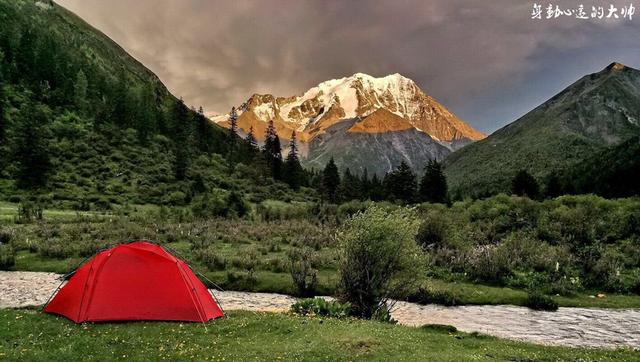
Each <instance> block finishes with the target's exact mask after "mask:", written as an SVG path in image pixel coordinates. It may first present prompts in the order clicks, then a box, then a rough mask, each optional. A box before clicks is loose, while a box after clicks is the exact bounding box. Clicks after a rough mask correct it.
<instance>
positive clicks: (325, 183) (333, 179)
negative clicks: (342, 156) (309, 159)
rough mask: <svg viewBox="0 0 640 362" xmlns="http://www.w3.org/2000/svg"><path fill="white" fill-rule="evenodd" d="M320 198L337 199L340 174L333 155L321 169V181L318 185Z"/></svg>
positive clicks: (330, 200) (334, 200)
mask: <svg viewBox="0 0 640 362" xmlns="http://www.w3.org/2000/svg"><path fill="white" fill-rule="evenodd" d="M320 186H321V187H320V191H321V194H322V198H323V199H324V200H327V201H329V202H337V201H338V189H339V188H340V174H339V173H338V167H337V166H336V163H335V161H334V160H333V157H331V159H330V160H329V162H328V163H327V165H326V166H325V167H324V171H322V183H321V185H320Z"/></svg>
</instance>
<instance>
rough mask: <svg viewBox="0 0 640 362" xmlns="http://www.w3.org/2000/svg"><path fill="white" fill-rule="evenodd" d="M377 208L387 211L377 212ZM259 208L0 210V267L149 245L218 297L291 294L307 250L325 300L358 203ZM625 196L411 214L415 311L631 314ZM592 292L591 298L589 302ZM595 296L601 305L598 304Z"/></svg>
mask: <svg viewBox="0 0 640 362" xmlns="http://www.w3.org/2000/svg"><path fill="white" fill-rule="evenodd" d="M378 204H379V205H381V206H382V207H387V208H396V207H398V206H395V205H392V204H387V203H378ZM369 205H370V203H366V202H352V203H348V204H343V205H341V206H332V205H321V206H319V205H316V204H311V203H293V204H292V203H283V202H278V201H267V202H263V203H260V204H257V205H253V207H252V211H251V213H250V214H249V215H248V216H247V217H245V218H225V219H222V218H197V217H194V216H193V214H192V212H191V211H190V210H189V209H187V208H165V207H157V206H152V205H146V206H145V205H133V206H123V207H119V208H114V209H113V210H112V211H110V212H108V213H106V212H76V211H71V210H55V209H53V210H49V209H46V208H45V209H43V210H42V213H41V214H42V216H41V217H40V216H37V214H38V213H37V212H35V213H34V212H31V214H36V216H34V215H28V217H26V216H25V215H22V216H21V213H22V214H24V213H25V210H24V205H20V204H10V203H3V204H2V205H0V220H1V222H2V225H1V226H0V227H1V229H0V238H2V242H3V243H5V245H4V246H2V249H0V252H2V255H3V257H2V260H7V262H3V263H2V264H3V269H9V270H31V271H50V272H57V273H63V274H64V273H68V272H70V271H72V270H74V269H75V268H76V267H77V266H78V265H79V264H81V263H82V261H83V260H85V259H86V258H88V257H90V256H92V255H93V254H95V253H96V252H97V251H98V250H100V249H103V248H106V247H108V246H110V245H113V244H115V243H118V242H123V241H127V240H133V239H150V240H154V241H158V242H160V243H162V244H163V245H165V246H167V247H169V248H170V249H171V250H173V251H174V252H175V253H177V254H179V255H181V256H182V257H183V258H184V259H186V260H187V261H188V262H189V263H190V264H191V265H192V267H193V268H194V270H196V271H197V272H200V273H202V274H203V275H204V276H206V278H203V279H205V280H204V281H205V283H208V281H207V280H206V279H210V280H211V281H213V282H215V283H216V284H217V285H220V286H221V287H222V288H224V289H227V290H244V291H262V292H277V293H284V294H293V295H295V294H298V290H297V288H296V285H295V284H294V282H293V280H292V275H291V271H292V270H291V265H292V262H293V261H295V258H297V257H298V256H299V255H298V254H299V251H300V250H306V251H307V253H309V255H310V256H309V257H310V260H311V265H312V267H313V270H314V272H315V273H316V277H317V284H316V285H315V288H314V290H313V293H312V294H316V295H332V294H334V293H335V291H336V287H337V285H336V284H337V280H338V273H337V258H338V255H337V245H336V240H335V231H336V228H337V227H339V225H341V224H342V223H343V222H344V220H346V219H347V218H348V217H349V216H350V215H352V214H354V213H355V212H358V211H359V210H362V209H364V208H366V207H367V206H369ZM639 210H640V201H638V200H637V199H620V200H605V199H602V198H598V197H595V196H571V197H561V198H558V199H555V200H549V201H544V202H538V201H532V200H529V199H526V198H519V197H509V196H504V195H500V196H496V197H494V198H491V199H487V200H479V201H465V202H458V203H455V204H453V205H451V206H450V207H447V206H445V205H436V204H421V205H418V206H417V207H415V208H414V211H413V212H415V213H416V215H418V217H420V218H421V220H422V224H421V227H420V230H419V232H418V235H416V241H417V242H418V243H419V244H420V245H421V246H422V248H423V251H424V254H425V262H424V265H419V266H417V268H418V270H419V271H420V272H419V273H418V274H417V275H416V278H417V279H419V281H420V283H419V284H420V285H421V286H420V288H419V290H416V292H415V293H414V294H413V295H412V296H410V300H411V301H415V302H419V303H439V304H445V305H464V304H514V305H526V304H527V298H528V294H529V293H530V292H531V291H532V290H535V291H540V292H541V293H543V294H545V295H550V296H551V297H552V298H553V299H554V300H555V301H556V302H557V303H558V304H559V305H560V306H581V307H606V308H626V307H639V306H640V298H638V296H637V293H638V291H639V289H640V288H639V285H640V273H639V270H640V269H639V265H640V248H639V247H638V244H639V243H640V241H639V240H638V235H640V232H638V231H637V230H636V229H635V228H637V227H638V224H637V220H640V218H639V217H638V213H639ZM598 294H601V295H600V297H597V296H598ZM603 295H604V296H603Z"/></svg>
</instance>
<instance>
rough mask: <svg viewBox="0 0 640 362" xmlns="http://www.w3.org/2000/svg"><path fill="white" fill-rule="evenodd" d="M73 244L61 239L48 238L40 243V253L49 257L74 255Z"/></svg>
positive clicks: (64, 257) (59, 257)
mask: <svg viewBox="0 0 640 362" xmlns="http://www.w3.org/2000/svg"><path fill="white" fill-rule="evenodd" d="M73 252H74V250H73V245H71V244H69V243H65V242H63V241H62V240H60V239H57V238H55V239H47V240H45V241H43V242H41V243H39V244H38V253H39V254H40V255H41V256H43V257H47V258H55V259H66V258H68V257H70V256H72V255H73Z"/></svg>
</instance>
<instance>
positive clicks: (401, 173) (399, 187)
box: [383, 161, 417, 204]
mask: <svg viewBox="0 0 640 362" xmlns="http://www.w3.org/2000/svg"><path fill="white" fill-rule="evenodd" d="M383 185H384V189H385V192H386V194H387V195H388V197H389V198H390V199H391V200H394V201H400V202H403V203H407V204H410V203H412V202H414V201H415V198H416V193H417V182H416V175H415V174H414V173H413V171H412V170H411V168H410V167H409V165H408V164H407V163H406V162H404V161H402V162H401V163H400V166H398V168H396V169H395V170H393V172H391V173H389V174H387V176H385V178H384V181H383Z"/></svg>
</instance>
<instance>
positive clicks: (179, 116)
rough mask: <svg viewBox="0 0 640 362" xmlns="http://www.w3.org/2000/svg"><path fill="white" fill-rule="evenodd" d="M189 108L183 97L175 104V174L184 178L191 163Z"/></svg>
mask: <svg viewBox="0 0 640 362" xmlns="http://www.w3.org/2000/svg"><path fill="white" fill-rule="evenodd" d="M189 120H190V117H189V109H188V108H187V106H186V105H185V104H184V101H183V100H182V98H180V99H179V100H178V101H177V102H175V104H174V106H173V119H172V125H171V129H172V132H171V133H172V135H173V137H174V142H175V148H174V150H175V164H174V167H175V175H176V178H177V179H178V180H184V178H185V176H186V173H187V167H188V165H189Z"/></svg>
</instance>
